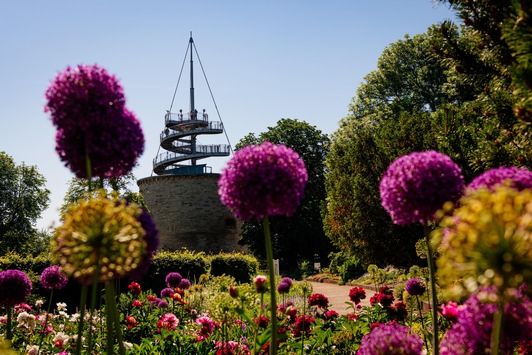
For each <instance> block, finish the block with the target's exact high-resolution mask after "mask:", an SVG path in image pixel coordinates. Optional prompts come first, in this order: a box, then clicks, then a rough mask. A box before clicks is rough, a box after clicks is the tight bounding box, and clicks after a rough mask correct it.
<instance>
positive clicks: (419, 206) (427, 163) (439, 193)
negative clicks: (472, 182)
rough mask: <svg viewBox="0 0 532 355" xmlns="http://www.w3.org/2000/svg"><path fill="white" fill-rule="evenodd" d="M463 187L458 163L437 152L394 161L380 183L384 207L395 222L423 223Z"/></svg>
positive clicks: (400, 223) (457, 196)
mask: <svg viewBox="0 0 532 355" xmlns="http://www.w3.org/2000/svg"><path fill="white" fill-rule="evenodd" d="M463 189H464V178H463V177H462V172H461V170H460V168H459V167H458V165H456V164H455V163H454V162H453V161H452V160H451V158H449V157H448V156H447V155H444V154H441V153H438V152H436V151H432V150H431V151H426V152H415V153H411V154H408V155H403V156H402V157H400V158H399V159H397V160H395V161H394V162H393V163H392V164H390V166H389V167H388V170H386V172H385V173H384V176H383V178H382V180H381V183H380V195H381V200H382V206H383V207H384V209H385V210H386V211H388V213H390V216H391V217H392V220H393V222H394V223H395V224H399V225H406V224H410V223H414V222H421V223H424V222H426V221H429V220H432V219H433V218H434V213H436V211H438V210H439V209H440V208H441V207H442V206H443V204H444V203H445V202H447V201H451V202H456V201H457V200H458V199H459V198H460V197H461V194H462V191H463Z"/></svg>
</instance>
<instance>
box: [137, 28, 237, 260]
mask: <svg viewBox="0 0 532 355" xmlns="http://www.w3.org/2000/svg"><path fill="white" fill-rule="evenodd" d="M195 49H196V48H195V45H194V41H193V39H192V35H191V36H190V40H189V45H188V49H187V54H185V58H186V56H187V55H188V51H189V50H190V107H189V110H188V112H187V113H183V110H182V109H180V110H179V111H178V112H176V113H174V112H171V110H172V106H173V101H172V105H171V106H170V110H167V112H166V115H165V117H164V126H165V127H164V130H163V132H161V134H160V147H161V148H162V149H163V150H164V151H165V152H163V153H161V154H158V155H157V157H155V159H154V160H153V173H154V174H155V175H156V176H153V175H152V176H150V177H146V178H143V179H140V180H138V181H137V184H138V186H139V192H140V193H141V194H142V196H143V197H144V200H145V202H146V205H147V206H148V208H149V209H150V212H151V214H152V217H153V219H154V221H155V223H156V224H157V227H158V229H159V238H160V240H161V248H162V249H165V250H178V249H181V248H182V247H186V248H187V249H190V250H195V251H205V252H214V253H216V252H220V251H225V252H231V251H235V250H242V249H243V248H242V247H241V246H239V245H238V244H237V242H238V239H239V234H240V225H241V224H240V222H239V221H237V220H236V219H235V217H234V216H233V214H232V213H231V211H229V210H228V209H227V208H226V207H225V206H224V205H222V204H221V203H220V198H219V196H218V178H219V176H220V174H217V173H212V169H211V168H210V167H209V166H207V165H206V164H198V163H197V162H198V160H201V159H206V158H211V157H226V156H229V155H230V151H231V147H230V145H229V144H209V145H200V144H198V141H197V137H198V136H202V135H217V134H223V133H224V127H223V123H222V122H221V119H220V122H212V121H209V117H208V114H207V112H206V111H205V110H202V112H198V111H197V109H196V106H195V100H194V70H193V63H194V61H193V52H194V51H195ZM196 54H197V52H196ZM183 64H184V63H183ZM200 64H201V62H200ZM174 97H175V95H174Z"/></svg>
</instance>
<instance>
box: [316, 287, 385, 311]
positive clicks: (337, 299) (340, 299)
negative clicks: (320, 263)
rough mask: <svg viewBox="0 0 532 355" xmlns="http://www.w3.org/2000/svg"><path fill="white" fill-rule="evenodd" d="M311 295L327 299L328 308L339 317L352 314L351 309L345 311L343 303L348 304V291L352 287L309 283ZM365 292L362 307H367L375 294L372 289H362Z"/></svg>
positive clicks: (345, 306)
mask: <svg viewBox="0 0 532 355" xmlns="http://www.w3.org/2000/svg"><path fill="white" fill-rule="evenodd" d="M310 284H311V285H312V289H313V293H321V294H323V295H325V296H327V298H328V299H329V304H330V307H329V309H333V310H335V311H336V312H338V314H340V315H345V314H348V313H351V312H352V309H346V308H347V307H348V306H347V305H346V304H345V302H350V301H351V300H350V299H349V290H350V289H351V288H353V287H354V286H352V285H338V284H336V283H330V282H315V281H310ZM364 289H365V290H366V298H365V299H363V300H362V302H361V303H362V306H368V307H369V299H370V298H371V296H373V295H374V294H375V291H374V290H373V288H369V287H364Z"/></svg>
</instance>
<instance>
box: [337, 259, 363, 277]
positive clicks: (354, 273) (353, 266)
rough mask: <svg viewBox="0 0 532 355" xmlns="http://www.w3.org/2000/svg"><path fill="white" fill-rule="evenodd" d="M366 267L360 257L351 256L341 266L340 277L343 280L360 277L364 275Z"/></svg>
mask: <svg viewBox="0 0 532 355" xmlns="http://www.w3.org/2000/svg"><path fill="white" fill-rule="evenodd" d="M364 272H365V270H364V268H363V267H362V266H361V265H360V263H359V261H358V259H356V258H354V257H351V258H349V259H347V260H346V262H345V263H344V264H343V265H342V266H341V267H340V278H341V279H342V281H343V282H349V281H351V280H355V279H358V278H359V277H360V276H362V275H364Z"/></svg>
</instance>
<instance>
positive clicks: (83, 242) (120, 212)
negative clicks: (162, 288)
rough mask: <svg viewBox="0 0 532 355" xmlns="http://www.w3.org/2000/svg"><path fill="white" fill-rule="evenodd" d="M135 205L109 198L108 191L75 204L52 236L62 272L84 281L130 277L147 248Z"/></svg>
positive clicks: (85, 282)
mask: <svg viewBox="0 0 532 355" xmlns="http://www.w3.org/2000/svg"><path fill="white" fill-rule="evenodd" d="M140 213H141V209H140V208H139V207H138V206H137V205H135V204H129V205H127V204H126V203H125V201H119V200H117V199H109V198H106V197H105V196H104V192H102V193H100V194H99V196H97V197H95V198H90V199H88V200H86V201H80V202H78V203H77V204H75V205H73V206H71V207H70V208H69V209H68V211H67V212H66V214H65V216H64V222H63V225H62V226H60V227H58V228H57V229H56V231H55V235H54V237H53V238H52V242H51V247H52V256H53V257H54V258H56V259H57V260H58V261H59V264H60V265H61V269H62V271H63V272H64V273H65V274H66V275H68V276H71V277H73V278H74V279H76V280H77V281H79V282H81V283H83V284H91V283H92V282H93V281H94V278H95V277H97V278H98V281H100V282H107V281H110V280H112V279H114V278H120V277H124V276H127V275H128V274H129V272H130V271H131V270H133V269H135V268H137V266H138V265H139V262H140V261H141V259H142V256H143V255H144V253H145V251H146V242H145V241H144V233H145V231H144V229H143V228H142V226H141V224H140V223H139V221H138V220H137V217H138V216H139V215H140Z"/></svg>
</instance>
